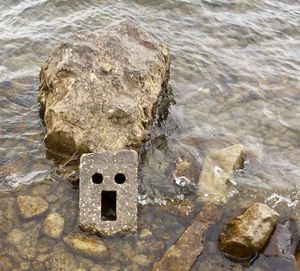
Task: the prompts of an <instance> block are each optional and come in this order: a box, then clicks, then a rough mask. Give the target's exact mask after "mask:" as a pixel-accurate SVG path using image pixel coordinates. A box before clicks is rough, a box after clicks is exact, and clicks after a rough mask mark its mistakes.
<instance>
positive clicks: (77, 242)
mask: <svg viewBox="0 0 300 271" xmlns="http://www.w3.org/2000/svg"><path fill="white" fill-rule="evenodd" d="M64 242H65V244H66V245H67V246H68V247H69V248H71V249H72V250H73V251H75V252H77V253H80V254H84V255H86V256H89V257H95V258H104V257H107V256H108V250H107V248H106V246H105V245H104V243H103V242H102V241H101V240H99V239H96V238H93V237H91V236H85V235H82V234H79V233H77V234H76V233H75V234H70V235H68V236H66V237H65V238H64Z"/></svg>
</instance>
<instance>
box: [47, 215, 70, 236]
mask: <svg viewBox="0 0 300 271" xmlns="http://www.w3.org/2000/svg"><path fill="white" fill-rule="evenodd" d="M64 224H65V220H64V218H63V217H62V216H61V215H60V214H58V213H51V214H49V215H48V216H47V218H46V219H45V221H44V227H43V230H44V233H45V234H46V235H47V236H49V237H51V238H53V239H58V238H60V236H61V234H62V232H63V230H64Z"/></svg>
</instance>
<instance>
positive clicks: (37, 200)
mask: <svg viewBox="0 0 300 271" xmlns="http://www.w3.org/2000/svg"><path fill="white" fill-rule="evenodd" d="M17 204H18V207H19V210H20V214H21V216H22V217H23V218H26V219H30V218H34V217H36V216H39V215H42V214H43V213H45V212H46V211H47V210H48V208H49V205H48V203H47V202H46V201H45V200H43V199H42V198H41V197H38V196H36V197H35V196H19V197H18V198H17Z"/></svg>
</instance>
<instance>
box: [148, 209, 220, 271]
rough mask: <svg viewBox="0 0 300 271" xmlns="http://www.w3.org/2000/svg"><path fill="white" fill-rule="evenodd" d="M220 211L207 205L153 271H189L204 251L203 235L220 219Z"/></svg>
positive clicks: (155, 265)
mask: <svg viewBox="0 0 300 271" xmlns="http://www.w3.org/2000/svg"><path fill="white" fill-rule="evenodd" d="M220 215H221V213H220V211H219V209H218V208H217V207H216V206H214V205H211V204H209V205H206V206H205V208H203V210H202V211H201V212H200V213H199V214H197V216H196V217H195V220H194V221H193V222H192V224H191V225H190V226H189V227H187V229H186V230H185V231H184V232H183V234H182V235H181V236H180V237H179V239H178V240H177V241H176V242H175V243H174V244H173V245H172V246H171V247H170V248H169V249H168V250H167V252H166V253H165V255H164V256H163V257H162V258H161V260H160V261H158V262H157V263H155V264H154V266H153V271H165V270H168V271H189V270H191V268H192V266H193V264H194V262H195V261H196V260H197V257H198V256H199V255H201V253H202V251H203V235H204V233H205V232H206V231H207V229H208V227H209V226H210V225H211V224H213V223H214V222H216V221H217V220H218V219H219V218H220Z"/></svg>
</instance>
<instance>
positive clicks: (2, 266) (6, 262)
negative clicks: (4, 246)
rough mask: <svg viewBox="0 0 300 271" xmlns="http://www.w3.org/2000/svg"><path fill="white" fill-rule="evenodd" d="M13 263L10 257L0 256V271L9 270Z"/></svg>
mask: <svg viewBox="0 0 300 271" xmlns="http://www.w3.org/2000/svg"><path fill="white" fill-rule="evenodd" d="M13 266H14V264H13V261H12V259H11V258H10V257H8V256H0V270H1V271H11V270H12V268H13Z"/></svg>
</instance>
